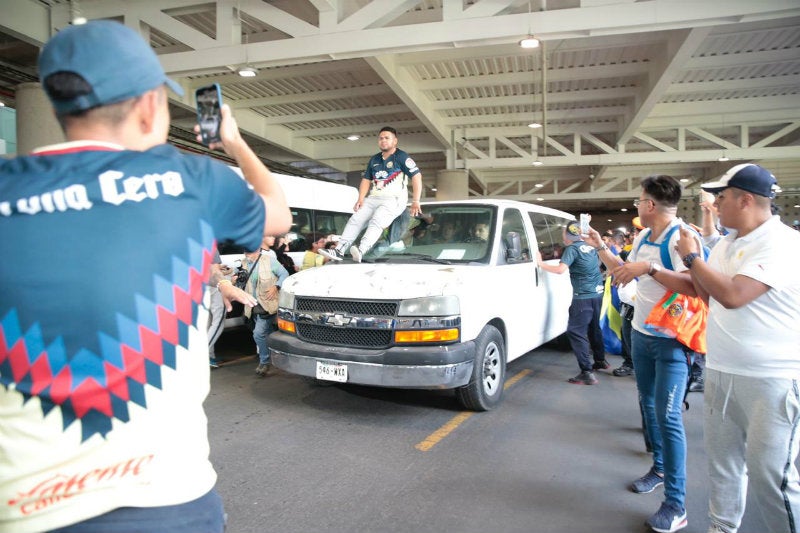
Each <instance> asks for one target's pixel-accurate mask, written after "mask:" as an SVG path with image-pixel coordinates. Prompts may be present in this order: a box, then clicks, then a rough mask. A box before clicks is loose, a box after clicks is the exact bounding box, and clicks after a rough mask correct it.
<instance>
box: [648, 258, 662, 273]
mask: <svg viewBox="0 0 800 533" xmlns="http://www.w3.org/2000/svg"><path fill="white" fill-rule="evenodd" d="M661 268H662V267H661V265H659V264H658V263H656V262H655V261H650V270H648V271H647V273H648V274H649V275H651V276H653V275H654V274H655V273H656V272H661Z"/></svg>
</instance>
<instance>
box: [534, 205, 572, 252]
mask: <svg viewBox="0 0 800 533" xmlns="http://www.w3.org/2000/svg"><path fill="white" fill-rule="evenodd" d="M530 216H531V224H533V230H534V231H535V232H536V240H537V241H538V242H539V251H540V252H541V253H542V259H545V260H547V259H558V258H559V257H561V252H562V250H563V249H564V241H563V239H562V237H561V232H562V229H563V228H564V225H565V224H566V223H567V221H566V220H565V219H562V218H559V217H555V216H553V215H547V214H544V213H530Z"/></svg>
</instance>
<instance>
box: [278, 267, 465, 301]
mask: <svg viewBox="0 0 800 533" xmlns="http://www.w3.org/2000/svg"><path fill="white" fill-rule="evenodd" d="M474 269H476V267H475V266H470V267H465V266H460V265H456V266H451V265H427V264H426V265H417V264H397V263H393V264H385V263H380V264H371V263H361V264H342V265H335V264H334V265H324V266H321V267H317V268H311V269H308V270H303V271H302V272H298V273H297V274H294V275H292V276H290V277H289V278H288V279H287V280H286V281H285V282H284V283H283V287H282V290H288V291H291V292H293V293H294V294H295V295H296V296H317V297H322V298H348V299H350V298H353V299H370V300H375V299H381V300H383V299H386V300H398V299H402V298H421V297H424V296H439V295H442V294H453V293H454V292H456V291H458V290H459V289H460V287H461V285H462V284H464V283H465V276H464V274H465V270H474ZM477 269H478V270H480V267H477Z"/></svg>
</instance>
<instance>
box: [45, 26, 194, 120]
mask: <svg viewBox="0 0 800 533" xmlns="http://www.w3.org/2000/svg"><path fill="white" fill-rule="evenodd" d="M56 72H72V73H74V74H78V75H79V76H81V77H82V78H83V79H84V80H86V82H87V83H88V84H89V85H90V86H91V92H89V93H88V94H83V95H80V96H76V97H74V98H69V99H59V98H55V97H54V96H53V95H51V94H49V93H48V95H47V96H48V97H49V98H50V102H52V104H53V107H54V108H55V110H56V113H57V114H59V115H63V114H69V113H74V112H77V111H85V110H87V109H91V108H93V107H97V106H100V105H106V104H113V103H116V102H122V101H123V100H128V99H129V98H134V97H136V96H139V95H140V94H144V93H146V92H147V91H150V90H152V89H155V88H156V87H158V86H159V85H164V84H166V85H167V87H169V88H170V89H172V90H173V91H174V92H175V93H176V94H177V95H178V96H183V89H182V88H181V86H180V85H178V84H177V83H175V82H174V81H173V80H171V79H169V78H168V77H167V75H166V74H165V73H164V69H163V68H162V67H161V63H159V62H158V57H157V56H156V54H155V52H153V49H152V48H150V45H149V44H147V43H146V42H145V40H144V39H142V37H141V35H139V34H138V33H136V32H135V31H134V30H132V29H131V28H129V27H127V26H125V25H123V24H120V23H119V22H114V21H111V20H93V21H90V22H87V23H86V24H80V25H77V26H69V27H67V28H64V29H63V30H61V31H59V32H58V33H57V34H56V35H54V36H53V38H51V39H50V40H49V41H48V42H47V43H46V44H45V45H44V48H42V52H41V53H40V54H39V78H40V79H41V80H42V81H43V82H44V80H46V79H47V77H48V76H50V75H51V74H55V73H56ZM43 86H44V87H45V92H47V88H46V85H45V84H44V83H43Z"/></svg>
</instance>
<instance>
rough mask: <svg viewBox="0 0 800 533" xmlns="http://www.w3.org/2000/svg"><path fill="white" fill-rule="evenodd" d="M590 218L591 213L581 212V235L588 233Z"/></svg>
mask: <svg viewBox="0 0 800 533" xmlns="http://www.w3.org/2000/svg"><path fill="white" fill-rule="evenodd" d="M590 220H592V217H591V215H588V214H586V213H581V216H580V225H581V235H589V221H590Z"/></svg>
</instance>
